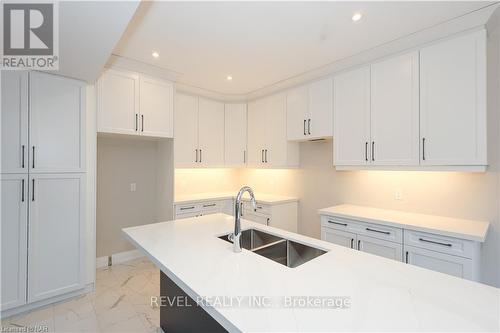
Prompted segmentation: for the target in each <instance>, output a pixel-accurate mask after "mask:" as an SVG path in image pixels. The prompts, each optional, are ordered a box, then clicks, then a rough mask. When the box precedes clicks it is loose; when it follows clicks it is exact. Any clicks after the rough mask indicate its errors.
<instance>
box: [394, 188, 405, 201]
mask: <svg viewBox="0 0 500 333" xmlns="http://www.w3.org/2000/svg"><path fill="white" fill-rule="evenodd" d="M394 200H398V201H400V200H403V192H402V191H401V190H396V192H394Z"/></svg>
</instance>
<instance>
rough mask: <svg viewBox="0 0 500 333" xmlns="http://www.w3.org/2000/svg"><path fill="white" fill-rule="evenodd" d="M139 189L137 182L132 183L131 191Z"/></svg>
mask: <svg viewBox="0 0 500 333" xmlns="http://www.w3.org/2000/svg"><path fill="white" fill-rule="evenodd" d="M136 190H137V184H136V183H130V192H135V191H136Z"/></svg>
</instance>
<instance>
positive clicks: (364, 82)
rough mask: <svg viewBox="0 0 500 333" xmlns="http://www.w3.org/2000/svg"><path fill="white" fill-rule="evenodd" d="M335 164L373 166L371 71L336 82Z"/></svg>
mask: <svg viewBox="0 0 500 333" xmlns="http://www.w3.org/2000/svg"><path fill="white" fill-rule="evenodd" d="M334 111H335V112H334V121H333V124H334V133H335V138H334V139H333V141H334V160H335V162H334V164H335V165H368V164H369V163H370V162H369V161H370V159H371V157H370V151H371V144H370V67H368V66H365V67H361V68H358V69H356V70H352V71H349V72H345V73H342V74H340V75H337V76H335V78H334Z"/></svg>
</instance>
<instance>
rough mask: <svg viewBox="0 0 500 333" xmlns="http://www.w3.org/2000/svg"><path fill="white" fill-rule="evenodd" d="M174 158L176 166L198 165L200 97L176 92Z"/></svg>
mask: <svg viewBox="0 0 500 333" xmlns="http://www.w3.org/2000/svg"><path fill="white" fill-rule="evenodd" d="M174 114H175V116H174V118H175V122H174V160H175V166H176V167H194V166H197V165H198V97H195V96H191V95H185V94H181V93H176V94H175V112H174Z"/></svg>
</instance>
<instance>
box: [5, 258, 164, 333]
mask: <svg viewBox="0 0 500 333" xmlns="http://www.w3.org/2000/svg"><path fill="white" fill-rule="evenodd" d="M159 294H160V271H159V270H158V269H157V268H156V267H155V266H154V265H153V264H152V263H151V262H150V261H149V260H148V259H146V258H139V259H135V260H131V261H128V262H126V263H122V264H117V265H113V266H111V267H105V268H99V269H97V272H96V290H95V291H94V292H91V293H89V294H85V295H82V296H79V297H76V298H73V299H70V300H67V301H63V302H60V303H56V304H52V305H49V306H45V307H43V308H41V309H38V310H34V311H31V312H28V313H25V314H20V315H17V316H12V317H9V318H6V319H2V320H1V325H0V326H1V329H2V332H25V331H23V327H27V328H28V332H29V331H30V330H29V329H33V328H34V329H35V332H36V329H39V332H65V333H66V332H68V333H69V332H89V333H90V332H92V333H93V332H95V333H107V332H137V333H163V331H162V329H161V328H160V327H159V325H160V310H159V308H158V307H154V306H153V307H152V306H151V301H150V300H151V296H158V295H159ZM16 328H17V329H16Z"/></svg>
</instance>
